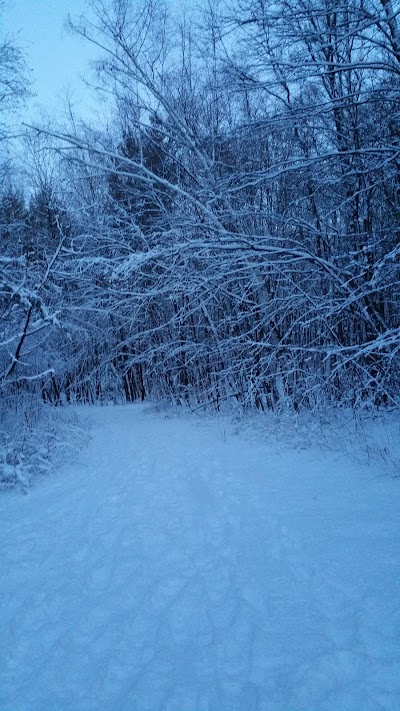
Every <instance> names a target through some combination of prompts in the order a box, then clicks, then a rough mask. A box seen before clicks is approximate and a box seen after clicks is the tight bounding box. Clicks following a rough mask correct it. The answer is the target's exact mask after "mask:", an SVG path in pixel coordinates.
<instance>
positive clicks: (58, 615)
mask: <svg viewBox="0 0 400 711" xmlns="http://www.w3.org/2000/svg"><path fill="white" fill-rule="evenodd" d="M86 412H87V417H88V419H89V420H90V421H91V423H92V430H93V438H92V441H91V444H90V446H89V448H88V450H87V452H84V453H83V455H82V462H81V464H80V465H75V466H74V467H67V468H66V469H65V471H64V472H61V473H60V474H59V475H58V476H57V477H56V478H54V479H52V480H49V481H45V482H43V483H42V484H40V485H39V486H38V487H37V488H36V489H34V490H33V491H32V492H31V493H29V495H28V496H26V497H21V496H17V495H15V496H14V495H12V496H10V495H6V496H3V497H2V499H1V500H0V516H1V531H0V538H1V541H0V546H1V547H0V551H1V553H0V556H1V561H2V565H1V567H2V575H1V579H0V594H1V619H0V709H1V711H69V710H71V711H324V710H325V711H328V710H329V711H379V710H380V709H385V710H386V711H389V710H393V711H395V710H396V711H398V709H399V708H400V605H399V600H400V576H399V575H398V572H399V560H400V546H399V531H398V511H399V508H398V482H394V481H391V480H387V479H375V478H373V476H372V474H371V472H362V471H361V470H359V471H357V470H355V469H354V468H352V467H351V466H350V465H348V466H347V468H346V464H345V463H343V462H341V461H340V460H337V461H336V462H335V460H334V458H333V457H331V458H330V459H329V460H328V459H325V460H323V459H321V461H312V459H311V457H310V456H309V455H308V456H307V455H306V454H298V453H294V452H292V453H290V452H289V453H282V455H281V456H278V455H276V454H274V453H273V452H271V450H270V449H269V448H268V446H267V445H263V444H261V443H260V444H257V445H256V444H254V443H253V444H251V443H249V442H246V441H245V440H244V439H241V438H239V437H233V436H231V435H228V436H227V437H225V436H223V437H222V436H221V434H220V431H219V428H218V425H217V421H216V420H215V421H214V420H212V419H210V420H207V421H199V420H189V419H179V418H176V419H166V418H165V417H163V416H162V415H156V414H154V413H152V412H151V411H150V410H148V409H146V408H143V407H141V406H132V407H112V408H92V409H91V410H89V411H86ZM396 498H397V501H396Z"/></svg>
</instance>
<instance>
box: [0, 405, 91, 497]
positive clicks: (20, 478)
mask: <svg viewBox="0 0 400 711" xmlns="http://www.w3.org/2000/svg"><path fill="white" fill-rule="evenodd" d="M83 441H84V435H83V432H82V428H81V427H80V426H79V420H78V417H77V416H76V413H75V411H73V410H72V409H70V408H54V407H53V406H50V405H46V404H44V403H41V402H40V401H39V400H38V398H37V395H36V394H30V395H29V394H24V395H23V396H20V397H17V396H15V395H14V397H13V398H11V397H8V398H4V399H3V400H2V403H1V407H0V491H4V490H9V489H13V488H15V487H17V488H19V489H20V490H21V491H22V492H23V493H26V492H27V490H28V488H29V487H30V486H31V485H32V484H33V482H34V479H37V478H38V477H41V476H44V475H49V474H50V473H52V472H54V471H55V469H57V468H58V467H60V466H61V465H62V464H64V463H66V462H68V461H71V460H72V459H73V458H74V457H75V456H76V455H77V453H78V452H79V448H80V446H81V445H82V443H83Z"/></svg>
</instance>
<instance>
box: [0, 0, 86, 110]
mask: <svg viewBox="0 0 400 711" xmlns="http://www.w3.org/2000/svg"><path fill="white" fill-rule="evenodd" d="M85 9H86V2H85V0H9V6H8V7H6V8H5V9H4V13H3V23H2V24H3V28H2V29H3V31H4V32H6V33H10V34H12V35H18V43H19V45H20V46H22V47H23V49H24V51H25V54H26V58H27V63H28V65H29V67H30V68H31V69H32V78H33V87H32V88H33V91H34V92H35V93H36V97H35V98H34V99H33V100H32V102H31V110H34V108H36V107H37V106H38V105H41V106H44V107H45V108H46V109H49V110H50V111H53V110H54V109H56V108H57V106H59V105H61V100H62V97H63V96H65V94H66V89H67V88H68V87H71V89H72V100H73V102H75V104H76V105H77V107H82V101H83V102H85V101H86V98H88V97H87V94H88V92H87V91H85V89H84V88H82V85H81V83H80V80H79V75H80V74H84V73H86V74H87V73H88V70H87V67H88V63H89V61H90V59H92V58H93V57H94V48H93V47H91V46H90V45H89V44H88V43H85V42H84V40H82V39H80V38H79V37H74V36H71V35H70V34H69V33H68V32H67V31H66V30H65V27H64V24H65V20H66V17H67V15H68V13H69V14H70V15H71V17H77V16H79V15H80V14H82V13H83V12H84V11H85Z"/></svg>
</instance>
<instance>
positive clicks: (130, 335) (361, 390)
mask: <svg viewBox="0 0 400 711" xmlns="http://www.w3.org/2000/svg"><path fill="white" fill-rule="evenodd" d="M91 9H92V14H91V15H90V17H88V18H87V19H85V18H84V17H82V18H81V19H80V20H79V22H77V23H75V25H74V26H73V29H74V30H75V31H76V32H78V33H79V34H81V35H82V36H83V37H85V38H86V40H87V41H89V42H93V43H95V44H96V45H97V46H98V47H100V48H101V58H100V59H99V61H98V62H97V65H96V71H97V74H96V76H97V83H98V88H99V91H104V93H105V95H106V96H107V97H108V102H109V104H108V106H109V107H110V106H111V107H112V111H111V115H112V118H111V120H110V122H109V125H108V127H107V129H102V128H100V127H99V126H88V125H85V126H83V125H80V126H78V127H76V126H77V124H76V122H75V123H72V122H71V124H70V125H69V126H66V125H64V126H62V127H60V126H55V125H52V126H50V127H49V126H47V127H46V128H43V127H37V129H36V130H32V132H31V133H30V134H29V135H28V137H27V138H26V139H25V141H26V143H25V145H26V151H27V154H28V153H29V155H30V156H31V158H30V164H31V166H32V167H31V176H33V178H32V182H31V187H30V199H29V200H28V202H27V199H26V193H25V197H24V198H22V197H21V196H20V195H19V192H18V189H17V187H18V186H16V185H15V181H13V178H12V175H10V169H8V173H7V175H8V176H9V179H8V181H4V183H3V184H4V185H5V187H4V189H3V194H2V196H1V200H0V224H1V240H2V252H1V257H0V260H1V261H0V310H1V314H2V315H1V322H0V327H1V332H0V378H1V383H2V386H1V387H2V388H3V392H5V389H7V392H9V393H10V392H12V393H15V392H20V391H26V390H27V389H28V390H29V389H31V390H32V389H34V390H35V391H36V392H38V393H40V397H41V398H43V399H44V400H47V401H50V402H53V403H58V402H63V401H81V400H83V401H96V400H99V399H109V398H114V399H121V398H126V399H127V400H135V399H140V398H142V399H144V398H161V399H166V400H169V401H173V402H177V403H194V402H195V403H199V404H200V403H212V404H214V405H215V406H217V407H219V406H220V404H221V403H222V402H224V401H225V400H228V401H229V400H233V401H235V402H237V403H240V404H241V405H242V406H244V407H257V408H263V409H268V408H276V407H282V406H284V407H289V408H295V409H299V408H316V407H319V406H326V405H328V404H330V405H338V404H339V405H346V406H351V407H353V408H358V407H382V406H385V407H397V406H398V404H399V385H400V360H399V346H400V319H399V316H400V299H399V297H400V279H399V277H400V240H399V228H400V224H399V214H400V213H399V211H400V131H399V129H400V101H399V100H400V29H399V13H400V8H399V6H398V3H395V2H392V1H391V0H343V1H342V0H339V1H334V0H290V2H286V1H282V0H278V2H276V3H269V2H266V1H265V0H251V1H250V0H237V2H236V3H227V5H226V6H225V4H224V3H223V2H217V1H216V0H215V1H213V0H209V2H208V3H207V5H206V7H205V8H204V9H203V11H202V12H201V13H200V12H199V13H196V15H194V14H193V13H192V16H188V17H186V18H185V19H184V20H183V21H182V18H178V20H173V18H172V19H171V17H169V15H168V12H167V8H166V7H164V6H163V5H162V3H160V2H158V1H157V2H156V1H155V0H146V2H145V3H144V4H143V5H141V6H140V7H139V8H138V6H137V4H136V3H132V2H129V0H114V1H110V2H109V3H104V2H98V1H97V0H94V1H93V2H92V3H91ZM110 97H111V99H110ZM110 102H111V103H110Z"/></svg>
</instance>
